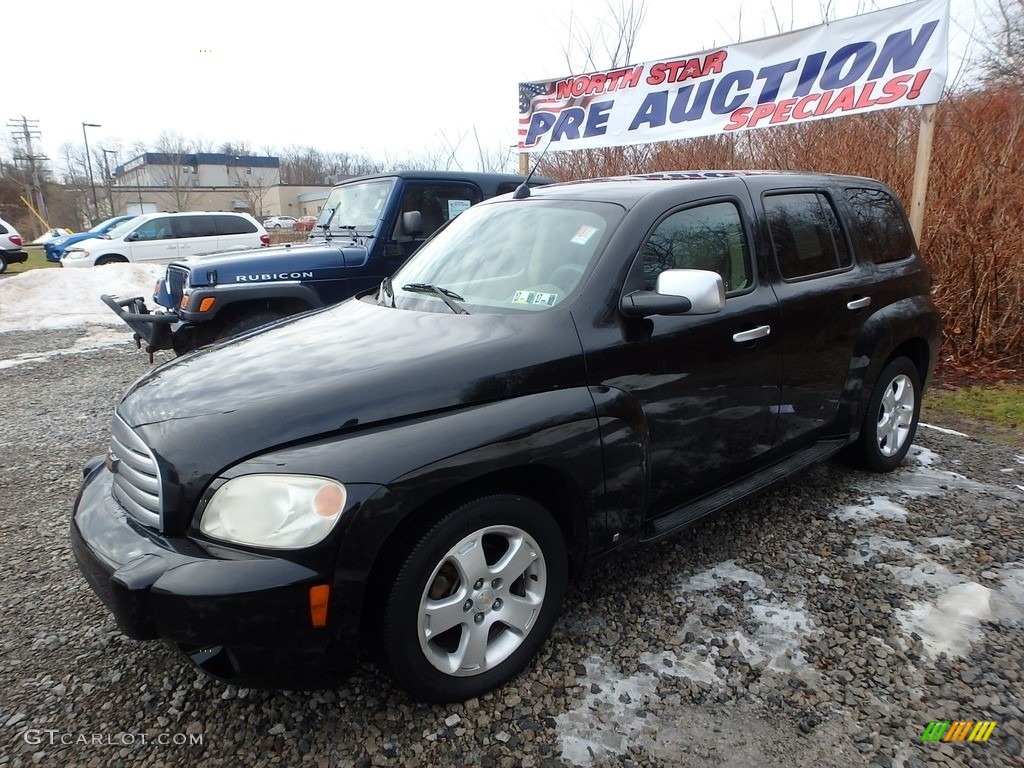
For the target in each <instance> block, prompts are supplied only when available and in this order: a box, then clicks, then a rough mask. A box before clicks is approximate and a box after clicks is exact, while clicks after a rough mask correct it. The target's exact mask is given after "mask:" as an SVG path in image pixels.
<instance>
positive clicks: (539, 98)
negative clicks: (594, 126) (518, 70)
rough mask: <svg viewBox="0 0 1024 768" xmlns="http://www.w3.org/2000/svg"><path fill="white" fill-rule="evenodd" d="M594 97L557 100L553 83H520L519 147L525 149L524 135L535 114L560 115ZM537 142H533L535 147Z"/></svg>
mask: <svg viewBox="0 0 1024 768" xmlns="http://www.w3.org/2000/svg"><path fill="white" fill-rule="evenodd" d="M595 98H596V97H595V95H594V94H591V95H589V96H579V97H576V98H563V99H559V98H558V96H556V95H555V81H552V82H550V83H520V84H519V131H518V137H519V146H520V147H526V135H527V133H528V132H529V130H530V120H531V118H532V117H533V115H534V113H536V112H547V113H549V114H552V115H559V114H561V112H562V110H564V109H568V108H569V107H582V108H584V109H586V107H587V105H588V104H590V102H592V101H593V100H594V99H595ZM536 144H537V142H536V141H535V142H534V144H533V145H534V146H536Z"/></svg>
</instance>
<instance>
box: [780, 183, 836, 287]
mask: <svg viewBox="0 0 1024 768" xmlns="http://www.w3.org/2000/svg"><path fill="white" fill-rule="evenodd" d="M764 211H765V214H766V215H767V217H768V229H769V231H770V232H771V236H772V247H773V248H774V250H775V260H776V262H777V263H778V265H779V272H780V273H781V274H782V276H783V277H784V278H785V279H787V280H795V279H798V278H801V277H808V276H810V275H817V274H821V273H823V272H833V271H835V270H838V269H844V268H846V267H848V266H850V264H852V263H853V262H852V260H851V257H850V248H849V246H848V245H847V244H846V238H845V237H844V236H843V232H842V229H841V228H840V226H839V217H838V216H837V215H836V210H835V207H834V206H833V205H832V201H831V200H830V199H829V198H828V196H826V195H825V194H823V193H821V192H787V193H784V194H774V195H768V196H766V197H765V198H764Z"/></svg>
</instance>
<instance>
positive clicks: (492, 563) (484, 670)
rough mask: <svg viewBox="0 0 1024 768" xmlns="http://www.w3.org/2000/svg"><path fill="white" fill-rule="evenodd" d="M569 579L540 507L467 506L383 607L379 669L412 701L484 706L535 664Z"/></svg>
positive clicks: (511, 501)
mask: <svg viewBox="0 0 1024 768" xmlns="http://www.w3.org/2000/svg"><path fill="white" fill-rule="evenodd" d="M567 579H568V564H567V558H566V551H565V541H564V539H563V537H562V531H561V529H560V528H559V526H558V523H557V522H555V520H554V519H553V518H552V517H551V515H550V514H549V513H548V511H547V510H546V509H544V507H542V506H541V505H540V504H538V503H537V502H535V501H533V500H531V499H528V498H525V497H523V496H517V495H511V494H501V495H495V496H487V497H484V498H480V499H477V500H475V501H471V502H469V503H467V504H463V505H462V506H460V507H457V508H455V509H453V510H451V511H450V512H449V513H448V514H447V515H445V516H444V517H442V518H441V519H440V520H438V521H437V522H436V523H435V524H434V525H433V526H432V527H431V528H430V529H429V530H428V531H427V532H426V533H425V534H424V535H423V536H422V537H421V538H420V539H419V541H418V542H417V543H416V544H415V545H414V546H413V547H412V549H411V550H410V551H409V552H408V553H407V554H406V555H405V557H404V560H403V561H402V565H401V567H400V568H399V571H398V575H397V576H396V577H395V579H394V581H393V582H392V585H391V589H390V592H389V593H388V595H387V599H386V605H385V610H384V617H383V625H382V627H381V629H382V631H381V639H382V644H381V652H380V657H381V662H382V665H383V666H384V667H385V668H386V669H387V670H388V671H389V672H390V674H391V676H392V678H393V679H394V680H395V682H396V683H397V684H398V685H399V686H401V687H402V688H404V689H405V690H407V691H408V692H409V693H411V694H412V695H413V696H415V697H416V698H418V699H422V700H425V701H432V702H438V703H444V702H454V701H464V700H466V699H469V698H472V697H474V696H480V695H481V694H483V693H486V692H487V691H490V690H492V689H494V688H496V687H498V686H500V685H502V684H504V683H505V682H507V681H508V680H510V679H511V678H512V677H514V676H515V675H516V674H518V673H519V672H520V670H522V669H523V667H525V666H526V665H527V664H528V663H529V661H530V659H532V658H533V657H534V656H535V655H536V653H537V651H538V650H539V649H540V646H541V644H542V643H543V642H544V640H545V639H546V638H547V636H548V634H549V633H550V632H551V628H552V627H553V626H554V623H555V620H556V619H557V618H558V614H559V611H560V610H561V604H562V598H563V597H564V595H565V589H566V582H567Z"/></svg>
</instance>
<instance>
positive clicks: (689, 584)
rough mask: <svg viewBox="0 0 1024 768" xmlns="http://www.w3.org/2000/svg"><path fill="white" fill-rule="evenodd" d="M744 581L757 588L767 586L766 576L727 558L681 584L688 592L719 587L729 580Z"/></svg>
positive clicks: (760, 588)
mask: <svg viewBox="0 0 1024 768" xmlns="http://www.w3.org/2000/svg"><path fill="white" fill-rule="evenodd" d="M743 581H745V582H747V584H749V585H750V586H751V587H753V588H754V589H757V590H763V589H764V588H765V585H764V578H762V577H761V575H760V574H757V573H754V572H753V571H748V570H747V569H746V568H741V567H740V566H738V565H736V561H735V560H726V561H725V562H722V563H719V564H718V565H716V566H714V567H713V568H709V569H708V570H706V571H701V572H700V573H698V574H696V575H694V576H691V577H690V578H689V579H687V580H686V581H684V582H683V583H682V585H681V586H682V588H683V589H684V590H686V591H687V592H705V591H707V590H712V589H718V587H720V586H722V584H725V583H728V582H736V583H739V582H743Z"/></svg>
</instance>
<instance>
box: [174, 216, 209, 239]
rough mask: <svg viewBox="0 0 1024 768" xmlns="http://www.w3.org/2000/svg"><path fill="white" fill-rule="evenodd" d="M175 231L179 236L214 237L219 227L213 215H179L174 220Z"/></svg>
mask: <svg viewBox="0 0 1024 768" xmlns="http://www.w3.org/2000/svg"><path fill="white" fill-rule="evenodd" d="M174 232H175V234H176V235H177V236H178V237H214V236H215V235H216V234H217V228H216V227H215V226H214V225H213V216H179V217H178V218H176V219H175V220H174Z"/></svg>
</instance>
